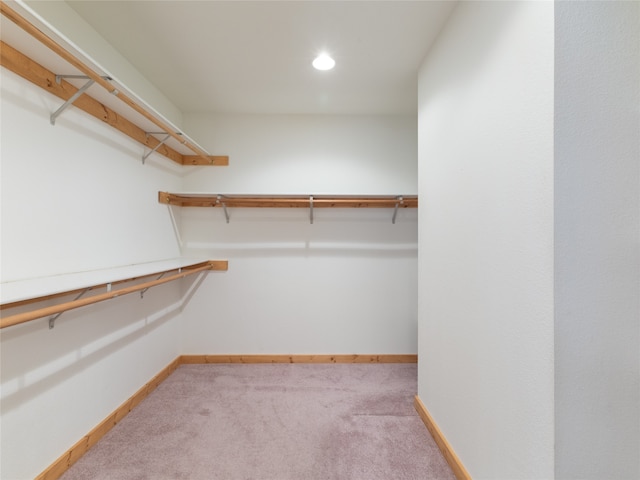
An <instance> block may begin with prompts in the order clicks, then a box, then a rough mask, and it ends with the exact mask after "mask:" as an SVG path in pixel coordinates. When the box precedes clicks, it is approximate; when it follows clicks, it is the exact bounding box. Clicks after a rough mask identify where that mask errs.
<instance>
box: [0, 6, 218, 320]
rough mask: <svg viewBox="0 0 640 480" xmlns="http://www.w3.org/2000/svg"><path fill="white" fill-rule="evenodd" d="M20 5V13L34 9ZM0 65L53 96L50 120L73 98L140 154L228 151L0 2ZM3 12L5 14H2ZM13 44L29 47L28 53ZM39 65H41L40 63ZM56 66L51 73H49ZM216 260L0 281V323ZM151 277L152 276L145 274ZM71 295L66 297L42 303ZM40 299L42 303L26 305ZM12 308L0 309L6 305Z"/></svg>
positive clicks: (181, 159)
mask: <svg viewBox="0 0 640 480" xmlns="http://www.w3.org/2000/svg"><path fill="white" fill-rule="evenodd" d="M22 7H23V8H25V9H26V10H25V14H27V16H32V17H34V18H36V20H37V15H35V14H33V12H29V11H28V7H25V6H24V5H23V6H22ZM0 14H1V15H2V16H1V17H0V21H1V26H2V37H3V38H2V41H0V65H1V66H2V67H4V68H6V69H8V70H10V71H12V72H13V73H15V74H17V75H19V76H20V77H22V78H24V79H26V80H28V81H30V82H31V83H33V84H35V85H37V86H38V87H41V88H42V89H44V90H46V91H48V92H49V93H51V94H53V95H55V96H57V97H58V98H60V99H61V100H62V101H63V103H62V104H61V106H60V107H59V108H58V109H57V110H56V111H55V112H53V113H51V116H50V123H51V124H52V125H54V124H55V122H56V120H57V119H58V118H59V116H60V115H62V114H63V113H64V111H65V110H66V109H67V108H69V107H70V106H71V105H73V106H74V107H76V108H79V109H80V110H83V111H84V112H86V113H88V114H90V115H92V116H93V117H95V118H97V119H99V120H101V121H103V122H104V123H106V124H108V125H110V126H111V127H113V128H115V129H116V130H118V131H120V132H121V133H123V134H125V135H127V136H128V137H130V138H132V139H134V140H135V141H137V142H139V143H140V144H142V145H143V152H142V162H143V163H144V161H145V160H146V159H147V158H148V157H149V156H150V155H151V154H153V153H157V154H160V155H163V156H164V157H166V158H168V159H170V160H171V161H173V162H175V163H177V164H179V165H202V166H206V165H211V166H226V165H228V164H229V158H228V156H220V155H217V156H215V155H210V154H209V153H208V152H206V151H205V150H204V149H203V148H202V147H200V146H199V145H198V144H197V143H196V142H195V141H193V140H192V139H191V138H189V137H188V136H187V135H186V134H185V133H184V132H182V131H181V130H180V129H178V128H176V127H175V126H174V125H172V124H171V122H169V121H168V120H166V119H165V118H164V117H163V116H162V115H160V114H159V113H158V112H157V111H155V110H154V109H153V108H152V107H150V106H148V105H147V104H145V103H144V101H142V100H141V99H139V98H138V97H137V96H136V95H135V94H133V93H132V92H130V91H129V90H128V89H127V88H126V87H125V86H124V85H122V84H121V83H119V82H117V81H116V80H115V79H114V78H113V77H112V76H111V75H109V74H108V73H107V72H106V71H104V69H101V68H100V67H97V66H96V65H97V64H95V62H93V61H92V60H91V59H90V57H88V56H87V55H85V54H83V53H82V51H81V50H80V49H78V48H77V47H75V46H73V45H72V43H71V42H69V41H68V40H66V39H64V37H63V36H62V35H60V34H59V33H57V32H54V31H53V30H51V33H45V31H47V30H48V27H47V26H45V25H44V24H43V25H42V26H41V27H38V26H36V25H35V23H39V22H32V21H30V20H28V19H27V18H26V17H25V16H23V15H22V14H21V13H18V11H16V10H15V9H14V8H12V7H11V6H9V5H8V4H7V3H5V2H0ZM7 20H9V21H7ZM14 45H20V46H21V48H22V49H26V50H28V51H29V56H28V55H26V54H25V53H23V52H21V51H19V50H18V49H17V48H15V47H14ZM45 65H46V66H45ZM56 72H58V73H56ZM227 268H228V264H227V262H226V261H224V260H198V261H196V260H194V259H184V258H181V259H174V260H169V261H160V262H152V263H144V264H136V265H129V266H125V267H119V268H111V269H105V270H94V271H89V272H80V273H67V274H62V275H55V276H52V277H40V278H33V279H27V280H20V281H15V282H4V283H2V284H1V285H0V287H1V288H0V310H2V313H3V315H2V317H1V318H0V328H6V327H10V326H13V325H18V324H21V323H25V322H29V321H31V320H36V319H39V318H43V317H47V316H48V317H49V327H50V328H53V326H54V323H55V320H56V319H57V318H58V316H59V315H61V314H62V313H63V312H66V311H68V310H72V309H75V308H79V307H83V306H87V305H91V304H94V303H98V302H101V301H104V300H109V299H112V298H116V297H119V296H122V295H127V294H130V293H134V292H140V295H141V296H142V295H144V292H146V291H147V290H148V289H149V288H151V287H155V286H157V285H161V284H164V283H167V282H171V281H175V280H179V279H181V278H184V277H186V276H189V275H194V274H198V273H202V272H206V271H211V270H222V271H225V270H227ZM152 277H153V278H152ZM72 295H75V298H74V299H73V300H70V301H64V302H63V303H58V304H56V305H49V304H50V303H52V302H54V301H55V300H56V299H61V298H64V297H68V296H72ZM43 302H46V303H47V305H46V306H40V307H36V308H31V307H32V306H34V305H35V304H42V303H43ZM8 310H9V311H16V310H18V311H19V313H13V314H10V315H5V314H4V313H5V312H6V311H8Z"/></svg>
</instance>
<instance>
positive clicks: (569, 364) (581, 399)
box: [555, 2, 640, 480]
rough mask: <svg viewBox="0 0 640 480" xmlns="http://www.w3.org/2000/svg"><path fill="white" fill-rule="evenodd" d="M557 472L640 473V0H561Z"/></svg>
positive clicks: (577, 475) (586, 475)
mask: <svg viewBox="0 0 640 480" xmlns="http://www.w3.org/2000/svg"><path fill="white" fill-rule="evenodd" d="M555 13H556V27H555V37H556V42H555V57H556V63H555V74H556V80H555V139H556V140H555V242H556V243H555V299H556V300H555V302H556V334H555V371H556V383H555V399H556V404H555V411H556V425H555V432H556V435H555V438H556V468H555V471H556V478H562V479H585V480H586V479H601V478H611V479H637V478H640V365H639V361H638V355H639V352H640V335H639V329H640V301H639V298H638V297H639V295H640V201H639V199H640V34H639V32H640V4H639V3H638V2H579V3H576V2H556V6H555Z"/></svg>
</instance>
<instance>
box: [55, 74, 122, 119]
mask: <svg viewBox="0 0 640 480" xmlns="http://www.w3.org/2000/svg"><path fill="white" fill-rule="evenodd" d="M63 78H82V79H84V80H88V81H87V83H85V84H84V85H83V86H82V87H80V88H79V89H78V91H77V92H76V93H74V94H73V95H71V97H70V98H69V99H68V100H67V101H66V102H64V103H63V104H62V105H61V106H60V108H58V109H57V110H56V111H55V112H53V113H52V114H51V116H50V117H49V122H50V123H51V125H55V124H56V118H58V116H59V115H60V114H61V113H62V112H64V111H65V110H66V109H67V107H68V106H69V105H71V104H72V103H73V102H75V101H76V100H77V99H78V98H79V97H80V95H82V94H83V93H84V92H86V91H87V89H88V88H89V87H90V86H91V85H93V84H94V83H95V80H93V79H91V78H89V77H87V76H86V75H56V83H57V84H58V85H59V84H60V83H61V82H62V79H63ZM102 78H103V79H105V80H111V77H102ZM115 92H116V93H117V90H115Z"/></svg>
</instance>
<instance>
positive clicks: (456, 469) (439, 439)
mask: <svg viewBox="0 0 640 480" xmlns="http://www.w3.org/2000/svg"><path fill="white" fill-rule="evenodd" d="M413 405H414V407H415V408H416V410H417V412H418V415H420V418H421V419H422V421H423V422H424V424H425V426H426V427H427V430H429V433H430V434H431V436H432V437H433V439H434V440H435V442H436V444H437V445H438V448H439V449H440V451H441V452H442V455H444V458H445V459H446V460H447V463H448V464H449V466H450V467H451V470H453V473H454V475H455V476H456V478H457V479H458V480H471V475H469V472H467V469H466V468H464V465H463V464H462V462H461V461H460V459H459V458H458V455H456V452H454V451H453V448H451V445H450V444H449V442H448V441H447V439H446V438H445V436H444V435H443V433H442V431H441V430H440V428H439V427H438V424H437V423H436V422H435V421H434V420H433V417H432V416H431V414H430V413H429V411H428V410H427V407H425V406H424V404H423V403H422V400H420V397H419V396H418V395H416V396H415V398H414V401H413Z"/></svg>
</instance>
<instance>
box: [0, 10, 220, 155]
mask: <svg viewBox="0 0 640 480" xmlns="http://www.w3.org/2000/svg"><path fill="white" fill-rule="evenodd" d="M0 13H2V16H3V17H5V18H7V19H9V20H11V22H13V23H14V24H15V25H17V26H18V27H20V29H22V30H23V31H24V32H26V33H27V34H29V35H30V36H31V37H33V38H35V39H36V40H38V41H39V42H40V43H41V44H42V45H44V46H45V47H47V48H48V49H49V50H50V51H53V52H54V53H55V54H56V55H57V56H58V57H59V58H60V59H62V60H63V61H64V62H66V65H67V66H66V67H65V68H66V70H65V71H58V72H52V71H50V70H49V69H47V68H45V67H44V66H42V65H41V64H39V63H37V62H35V61H34V60H32V59H31V58H29V57H27V56H26V55H24V54H23V53H21V52H20V51H18V50H17V49H16V48H14V46H11V45H10V44H8V43H5V41H2V42H0V65H2V66H3V67H5V68H7V69H9V70H11V71H12V72H14V73H15V74H17V75H19V76H21V77H22V78H24V79H26V80H28V81H30V82H32V83H33V84H35V85H37V86H39V87H41V88H43V89H44V90H46V91H48V92H50V93H51V94H53V95H55V96H57V97H58V98H60V99H62V100H64V101H65V102H69V101H70V103H71V104H73V105H74V106H76V107H77V108H79V109H81V110H83V111H85V112H86V113H88V114H90V115H92V116H94V117H95V118H97V119H99V120H101V121H103V122H105V123H106V124H108V125H110V126H112V127H113V128H115V129H116V130H119V131H120V132H122V133H124V134H125V135H127V136H129V137H131V138H133V139H134V140H136V141H137V142H139V143H141V144H143V145H144V146H145V147H147V148H148V149H149V151H147V152H146V153H145V154H144V155H143V160H144V159H146V157H147V156H148V155H149V154H150V153H152V152H157V153H159V154H161V155H163V156H165V157H167V158H168V159H170V160H172V161H174V162H176V163H178V164H180V165H216V166H224V165H228V164H229V157H228V156H222V155H218V156H214V155H209V153H207V152H206V151H205V150H204V149H203V148H202V147H200V146H199V145H198V144H197V143H195V142H194V141H193V140H192V139H190V138H189V137H188V136H187V135H186V134H184V133H183V132H181V131H180V130H179V129H177V128H176V127H175V126H173V125H171V123H170V122H169V121H167V120H166V119H164V118H162V117H161V116H160V115H159V114H158V113H157V112H155V111H153V110H152V109H151V108H149V107H147V106H145V105H144V104H143V102H142V101H141V100H138V99H137V98H136V97H135V95H134V94H132V93H127V89H126V87H124V86H123V85H121V84H116V82H115V81H114V80H113V79H111V78H110V77H109V76H108V75H106V74H105V73H104V72H103V73H99V72H98V71H96V69H94V68H93V67H91V66H89V65H88V64H87V63H86V62H84V61H82V60H81V59H80V58H78V56H77V55H75V54H74V53H73V52H72V51H69V50H68V49H67V48H65V47H63V46H62V45H61V44H60V43H59V42H57V41H56V40H54V39H53V38H51V36H49V35H47V34H45V33H43V32H42V31H41V30H40V29H39V28H38V27H36V26H35V25H34V24H32V23H31V22H29V20H27V19H26V18H24V17H23V16H22V15H20V14H19V13H18V12H16V11H15V10H14V9H12V8H11V7H9V6H8V5H7V4H6V3H5V2H1V1H0ZM7 25H11V24H10V23H7ZM5 30H8V29H6V28H5ZM11 36H12V35H11V32H8V33H7V32H5V31H3V38H4V37H11ZM23 36H24V34H23ZM49 57H50V55H49ZM54 63H59V62H54ZM78 74H79V75H81V76H84V77H85V81H86V82H87V83H86V84H85V85H84V86H83V87H80V88H77V87H75V86H74V85H72V84H71V83H69V82H68V81H66V80H64V78H66V77H68V76H69V75H71V76H73V75H75V76H78ZM94 83H95V85H97V86H100V87H102V88H103V89H105V90H106V91H107V92H108V93H109V94H111V95H106V99H104V100H102V101H99V100H97V99H96V98H97V97H96V95H95V94H94V96H91V95H89V93H82V92H84V91H85V89H86V90H87V92H91V91H92V89H94V88H96V87H95V86H92V85H93V84H94ZM94 97H96V98H94ZM111 98H115V99H117V100H119V101H120V102H121V104H120V105H122V104H124V106H125V107H126V108H125V109H126V110H128V111H129V112H130V115H129V118H126V116H123V115H122V114H121V113H120V111H119V110H120V109H118V108H115V107H114V106H113V105H112V106H110V105H109V102H111V103H113V102H112V101H111ZM116 103H119V102H116ZM112 107H113V108H112ZM64 108H66V104H64V105H63V106H62V108H61V109H64ZM58 114H59V113H58V112H55V113H54V114H52V119H51V123H54V122H55V117H56V116H57V115H58ZM131 119H135V120H131ZM158 130H160V131H158ZM172 145H173V146H172ZM185 149H186V151H187V152H189V151H190V152H192V153H193V154H184V153H181V152H180V150H183V151H185Z"/></svg>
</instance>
